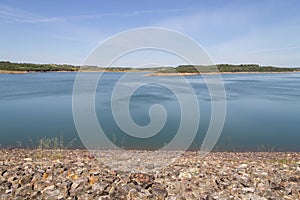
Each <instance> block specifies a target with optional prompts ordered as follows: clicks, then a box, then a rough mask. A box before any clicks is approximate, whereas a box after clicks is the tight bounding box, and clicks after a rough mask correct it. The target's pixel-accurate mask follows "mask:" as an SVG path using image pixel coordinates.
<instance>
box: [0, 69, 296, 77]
mask: <svg viewBox="0 0 300 200" xmlns="http://www.w3.org/2000/svg"><path fill="white" fill-rule="evenodd" d="M68 72H75V73H76V72H90V73H99V72H112V73H114V72H116V73H120V72H150V71H139V70H128V71H121V70H120V71H106V70H104V71H100V70H99V71H96V70H94V71H89V70H79V71H9V70H0V74H30V73H68ZM297 72H300V71H282V72H203V73H188V72H178V73H173V72H165V73H164V72H158V73H156V72H153V73H150V74H145V75H144V76H195V75H202V74H203V75H210V74H211V75H213V74H285V73H297Z"/></svg>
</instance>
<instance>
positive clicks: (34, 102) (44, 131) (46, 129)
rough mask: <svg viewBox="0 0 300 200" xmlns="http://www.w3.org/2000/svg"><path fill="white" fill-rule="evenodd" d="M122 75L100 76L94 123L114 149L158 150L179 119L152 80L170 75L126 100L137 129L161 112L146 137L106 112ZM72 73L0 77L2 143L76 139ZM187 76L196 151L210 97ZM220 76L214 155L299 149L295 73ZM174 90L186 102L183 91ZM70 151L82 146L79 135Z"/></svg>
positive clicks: (299, 88)
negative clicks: (156, 108) (159, 124)
mask: <svg viewBox="0 0 300 200" xmlns="http://www.w3.org/2000/svg"><path fill="white" fill-rule="evenodd" d="M122 75H123V74H122V73H105V74H104V75H103V76H102V78H101V80H100V82H99V87H98V88H97V93H96V95H95V100H96V111H97V116H98V120H99V122H100V124H101V126H102V127H103V129H104V131H105V133H106V134H107V137H108V138H109V139H110V140H112V141H114V142H115V143H116V144H117V145H118V146H120V147H124V148H148V149H157V148H161V147H162V146H163V145H165V144H166V143H168V142H170V141H171V140H172V138H173V137H174V134H176V131H177V129H178V126H179V123H180V120H181V119H180V105H179V103H178V101H177V99H176V96H175V95H174V94H172V92H171V91H170V90H168V89H167V88H165V87H163V86H161V85H159V84H155V80H158V79H164V80H166V81H168V82H170V84H175V85H176V77H151V78H152V79H153V84H148V85H144V86H143V87H140V88H138V89H137V90H136V91H135V93H134V94H133V95H132V96H131V98H130V103H129V109H130V114H131V117H132V120H133V121H134V122H135V123H136V124H138V125H140V126H146V125H147V124H149V123H150V117H149V108H150V107H151V106H152V105H154V104H161V105H162V106H164V108H165V110H166V112H167V115H168V117H167V120H166V123H165V126H164V128H163V129H162V130H161V131H160V132H159V133H158V134H157V135H155V136H153V137H150V138H147V139H146V140H145V139H139V138H134V137H130V136H128V135H126V134H125V133H123V132H122V130H121V129H120V128H119V127H118V126H117V125H116V123H115V121H114V119H113V116H112V114H111V102H110V98H111V94H112V91H113V88H114V86H115V84H117V81H118V80H119V78H120V77H121V76H122ZM75 76H76V73H34V74H17V75H14V74H0V127H1V129H0V131H1V132H0V140H1V146H2V147H7V146H15V145H16V142H17V141H21V142H22V143H23V144H24V145H29V144H28V140H29V139H32V140H37V139H38V138H41V137H59V136H61V135H63V137H64V139H65V141H71V140H72V139H73V138H75V137H78V134H77V132H76V129H75V125H74V122H73V116H72V89H73V83H74V79H75ZM132 77H133V78H132V84H133V83H139V82H142V81H143V79H144V78H146V77H144V76H143V74H142V73H135V74H134V76H132ZM186 78H187V80H188V81H189V82H190V83H191V84H192V87H193V88H194V90H195V93H196V94H197V97H198V100H199V106H200V116H201V117H200V124H199V130H198V135H197V138H196V139H195V141H194V142H193V144H192V146H191V148H193V149H196V148H198V147H199V145H201V143H202V140H203V137H204V135H205V133H206V131H207V128H208V124H209V120H210V100H211V99H210V95H209V93H208V91H207V87H206V85H205V83H204V81H203V80H202V79H201V77H200V76H188V77H186ZM222 78H223V81H224V84H225V88H226V96H227V116H226V121H225V126H224V129H223V132H222V135H221V137H220V139H219V141H218V144H217V146H216V147H215V149H216V150H264V151H270V150H282V151H299V150H300V146H299V143H300V73H286V74H226V75H222ZM125 86H126V85H125ZM177 87H178V88H180V85H178V84H177ZM180 91H181V92H182V94H184V95H185V93H186V95H187V98H188V95H189V94H188V93H187V92H186V91H185V90H184V88H181V90H180ZM120 101H122V99H120ZM185 120H193V119H185ZM187 134H188V133H187ZM116 138H118V139H116ZM120 138H122V139H120ZM116 140H118V141H116ZM74 147H82V146H81V143H80V140H79V138H78V139H77V143H75V144H74Z"/></svg>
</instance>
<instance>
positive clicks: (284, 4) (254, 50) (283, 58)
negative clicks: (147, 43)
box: [0, 0, 300, 66]
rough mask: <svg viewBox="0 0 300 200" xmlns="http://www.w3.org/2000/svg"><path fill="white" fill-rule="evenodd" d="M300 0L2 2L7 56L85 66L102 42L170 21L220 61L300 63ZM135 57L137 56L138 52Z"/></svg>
mask: <svg viewBox="0 0 300 200" xmlns="http://www.w3.org/2000/svg"><path fill="white" fill-rule="evenodd" d="M299 10H300V1H298V0H294V1H293V0H286V1H282V0H269V1H268V0H266V1H255V0H252V1H246V0H238V1H218V0H215V1H199V0H198V1H196V0H195V1H192V0H191V1H177V0H164V1H158V0H151V1H146V0H131V1H130V0H128V1H121V0H120V1H100V0H99V1H96V0H89V1H83V0H82V1H78V0H77V1H76V0H72V1H71V0H69V1H67V0H59V1H50V0H49V1H38V0H35V1H34V0H26V1H23V0H1V1H0V25H1V31H0V36H1V37H0V44H1V47H0V60H8V61H12V62H34V63H69V64H81V63H82V62H83V61H84V59H85V58H86V56H87V55H88V54H89V52H90V51H91V50H92V49H93V48H94V47H95V46H97V45H98V44H99V43H100V42H101V41H103V40H105V39H106V38H107V37H110V36H112V35H114V34H117V33H119V32H121V31H125V30H128V29H132V28H137V27H145V26H146V27H149V26H150V27H164V28H169V29H173V30H176V31H179V32H182V33H184V34H186V35H188V36H190V37H192V38H193V39H195V40H196V41H197V42H198V43H199V44H201V45H202V46H203V47H204V48H205V49H206V50H207V52H208V54H209V55H210V56H211V58H212V59H213V61H214V62H215V63H234V64H238V63H257V64H261V65H276V66H300V36H299V35H300V12H299ZM132 59H134V56H132Z"/></svg>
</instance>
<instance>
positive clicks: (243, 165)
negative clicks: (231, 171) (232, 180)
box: [238, 164, 248, 169]
mask: <svg viewBox="0 0 300 200" xmlns="http://www.w3.org/2000/svg"><path fill="white" fill-rule="evenodd" d="M247 167H248V165H247V164H241V165H239V166H238V168H239V169H245V168H247Z"/></svg>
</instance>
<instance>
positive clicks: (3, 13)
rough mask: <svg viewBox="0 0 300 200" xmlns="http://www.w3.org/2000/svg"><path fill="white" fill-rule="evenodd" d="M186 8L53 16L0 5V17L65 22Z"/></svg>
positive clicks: (22, 20) (33, 21) (29, 20)
mask: <svg viewBox="0 0 300 200" xmlns="http://www.w3.org/2000/svg"><path fill="white" fill-rule="evenodd" d="M184 10H186V9H156V10H140V11H131V12H112V13H103V14H95V15H74V16H54V17H42V16H38V15H35V14H33V13H29V12H27V11H24V10H20V9H16V8H12V7H8V6H3V5H0V18H2V19H6V20H8V21H13V22H23V23H54V22H65V21H76V20H93V19H95V20H96V19H102V18H108V17H134V16H139V15H147V14H166V13H176V12H180V11H184Z"/></svg>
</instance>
